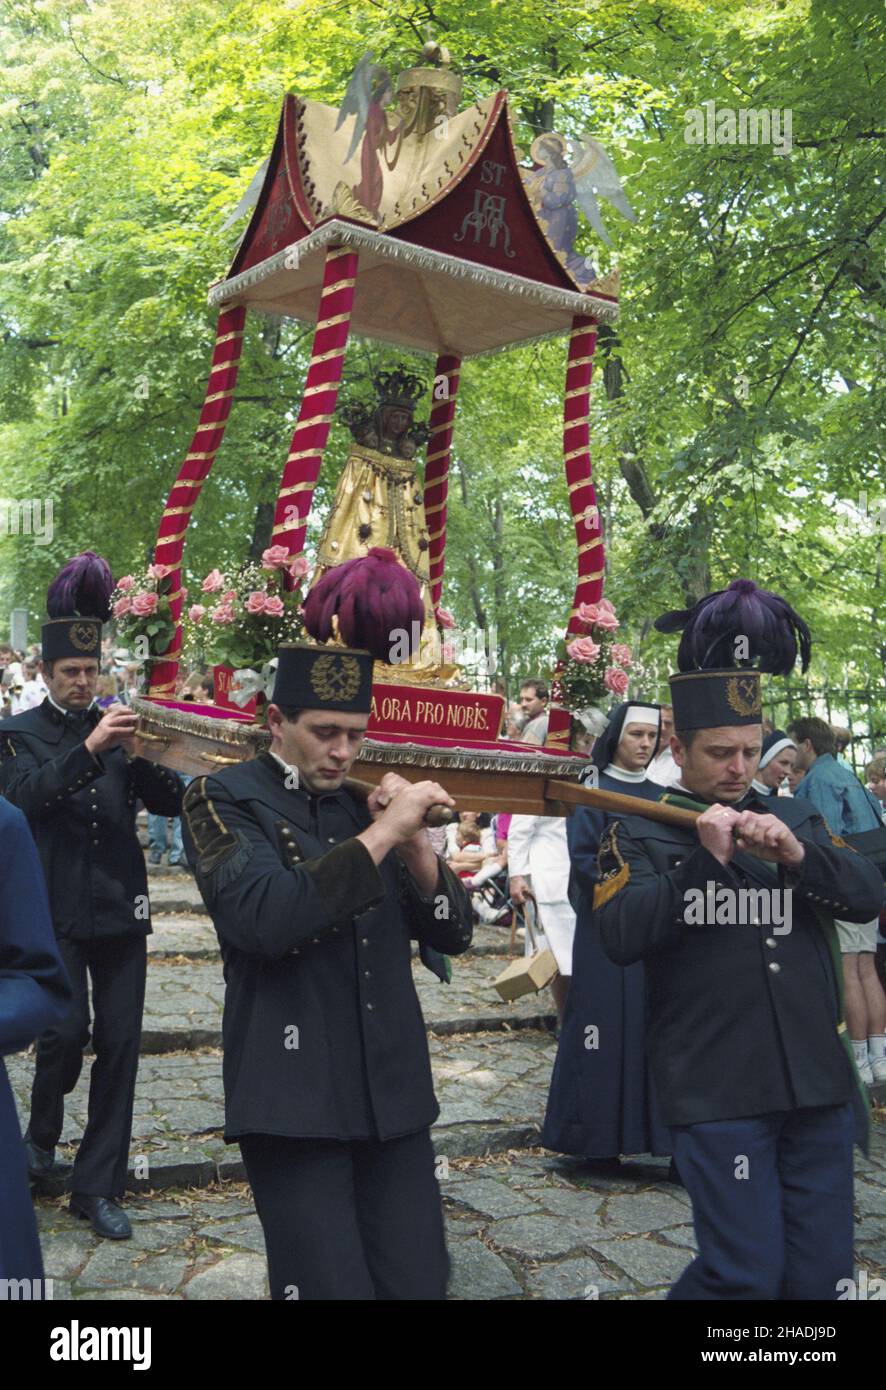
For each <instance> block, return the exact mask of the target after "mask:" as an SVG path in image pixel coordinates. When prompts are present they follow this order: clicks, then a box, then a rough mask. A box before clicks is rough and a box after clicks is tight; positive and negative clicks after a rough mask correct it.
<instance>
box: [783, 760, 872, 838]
mask: <svg viewBox="0 0 886 1390" xmlns="http://www.w3.org/2000/svg"><path fill="white" fill-rule="evenodd" d="M794 796H798V797H805V798H806V800H807V801H811V802H812V804H813V806H814V807H815V809H816V811H817V812H818V814H819V815H820V816H821V817H822V818H823V819H824V820H825V821H827V823H828V826H829V827H830V829H831V830H832V831H833V833H834V834H835V835H859V834H861V833H862V831H864V830H878V829H879V828H880V826H882V824H883V817H882V815H881V813H880V808H879V806H878V804H877V801H876V798H875V797H874V796H873V795H872V794H871V792H869V791H868V789H867V787H863V786H862V785H861V783H860V782H859V780H858V778H857V777H856V776H855V773H854V772H851V771H850V770H849V769H848V768H847V767H844V766H843V764H842V763H839V762H838V761H837V759H836V758H834V757H833V756H832V755H831V754H830V753H821V754H819V756H818V757H817V758H816V759H815V762H814V763H813V764H812V766H811V767H810V769H809V771H808V772H807V773H806V776H805V777H804V778H803V780H802V781H801V782H800V783H799V785H798V786H797V788H796V789H795V791H794Z"/></svg>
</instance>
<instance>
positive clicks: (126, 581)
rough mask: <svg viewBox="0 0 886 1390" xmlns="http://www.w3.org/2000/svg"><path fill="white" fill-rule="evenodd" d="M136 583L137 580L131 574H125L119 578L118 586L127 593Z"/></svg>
mask: <svg viewBox="0 0 886 1390" xmlns="http://www.w3.org/2000/svg"><path fill="white" fill-rule="evenodd" d="M134 583H135V580H134V579H133V577H132V575H131V574H124V576H123V578H122V579H118V580H117V588H118V589H122V590H123V592H124V594H125V593H126V592H127V590H128V589H131V588H132V586H133V585H134Z"/></svg>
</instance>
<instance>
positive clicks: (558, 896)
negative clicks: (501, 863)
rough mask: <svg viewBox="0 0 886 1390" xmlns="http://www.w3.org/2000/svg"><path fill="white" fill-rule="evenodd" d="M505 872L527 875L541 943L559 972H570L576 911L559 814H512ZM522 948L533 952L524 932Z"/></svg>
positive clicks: (562, 820)
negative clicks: (548, 950) (569, 891)
mask: <svg viewBox="0 0 886 1390" xmlns="http://www.w3.org/2000/svg"><path fill="white" fill-rule="evenodd" d="M508 873H509V875H510V876H511V877H512V878H515V877H516V876H517V875H518V874H519V875H520V876H522V877H523V878H528V879H529V881H530V883H529V886H530V887H531V889H532V891H533V893H534V894H535V900H536V902H537V903H538V915H539V918H540V919H541V920H540V926H541V928H542V933H541V935H540V936H539V935H538V934H536V935H537V944H538V945H539V946H540V947H542V948H543V947H544V946H549V947H550V949H551V950H552V951H553V953H554V958H555V960H556V962H557V966H558V969H559V971H560V974H561V975H571V974H572V941H573V938H574V936H575V913H574V912H573V910H572V908H571V907H570V905H569V898H568V896H567V894H568V888H569V846H568V844H567V843H566V821H565V819H564V818H563V817H562V816H512V817H511V826H510V829H509V830H508ZM525 950H526V954H527V955H531V953H532V942H531V940H530V937H529V933H528V932H527V933H526V943H525Z"/></svg>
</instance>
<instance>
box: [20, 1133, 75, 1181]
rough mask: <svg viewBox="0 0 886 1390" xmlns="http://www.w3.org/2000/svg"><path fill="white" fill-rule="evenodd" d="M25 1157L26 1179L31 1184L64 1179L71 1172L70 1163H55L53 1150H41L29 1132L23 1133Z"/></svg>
mask: <svg viewBox="0 0 886 1390" xmlns="http://www.w3.org/2000/svg"><path fill="white" fill-rule="evenodd" d="M23 1142H24V1146H25V1157H26V1160H27V1164H28V1177H29V1178H30V1179H31V1180H32V1181H33V1182H39V1181H41V1180H45V1179H47V1178H64V1177H65V1176H66V1175H67V1174H69V1173H70V1172H71V1164H70V1163H57V1162H56V1158H55V1149H41V1148H40V1145H39V1144H35V1142H34V1140H33V1139H32V1138H31V1131H30V1130H29V1129H28V1130H26V1131H25V1136H24V1141H23Z"/></svg>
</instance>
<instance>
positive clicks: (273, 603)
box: [265, 594, 285, 618]
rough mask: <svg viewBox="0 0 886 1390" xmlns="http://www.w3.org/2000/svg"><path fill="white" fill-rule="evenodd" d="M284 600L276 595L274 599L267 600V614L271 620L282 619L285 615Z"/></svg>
mask: <svg viewBox="0 0 886 1390" xmlns="http://www.w3.org/2000/svg"><path fill="white" fill-rule="evenodd" d="M284 611H285V610H284V608H283V600H282V598H278V597H277V595H276V594H274V595H273V597H272V598H267V599H265V612H266V613H267V615H268V617H269V618H282V617H283V613H284Z"/></svg>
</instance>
